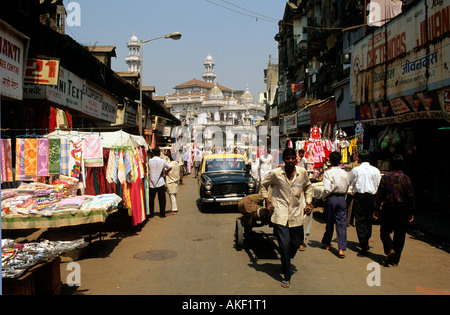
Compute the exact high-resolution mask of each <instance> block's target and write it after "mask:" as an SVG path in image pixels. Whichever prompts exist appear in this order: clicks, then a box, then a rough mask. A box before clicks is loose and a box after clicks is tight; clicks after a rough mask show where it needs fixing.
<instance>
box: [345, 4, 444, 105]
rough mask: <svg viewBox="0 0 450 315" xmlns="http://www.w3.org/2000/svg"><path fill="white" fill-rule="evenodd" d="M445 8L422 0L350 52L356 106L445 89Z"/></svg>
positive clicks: (442, 5)
mask: <svg viewBox="0 0 450 315" xmlns="http://www.w3.org/2000/svg"><path fill="white" fill-rule="evenodd" d="M449 12H450V4H449V3H448V1H436V0H423V1H421V2H419V3H418V4H417V5H416V6H414V7H413V8H411V9H410V10H408V11H407V12H405V13H403V14H402V15H399V16H398V17H397V18H395V19H393V20H392V21H391V22H389V23H387V24H385V25H384V26H382V27H380V28H379V29H378V30H377V31H375V32H374V33H373V34H371V35H369V36H366V37H365V38H363V39H362V40H361V41H359V42H358V43H356V44H355V45H354V46H353V52H352V74H351V81H352V82H351V86H352V97H353V102H354V103H355V104H356V105H360V104H363V103H372V102H378V101H380V100H393V99H396V98H399V97H401V96H408V95H412V94H414V93H416V92H419V91H425V90H428V91H430V90H436V89H439V88H443V87H446V86H449V85H450V69H449V67H447V66H446V65H448V64H450V38H449V37H448V36H442V35H444V34H448V32H450V22H449Z"/></svg>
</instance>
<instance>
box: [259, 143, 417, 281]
mask: <svg viewBox="0 0 450 315" xmlns="http://www.w3.org/2000/svg"><path fill="white" fill-rule="evenodd" d="M329 159H330V163H331V167H330V168H329V169H328V170H326V171H325V172H324V176H323V184H324V192H323V195H322V198H323V199H324V200H325V207H324V208H325V216H326V229H325V233H324V235H323V238H322V241H321V243H322V247H323V248H325V249H327V250H329V249H330V246H331V240H332V237H333V232H334V228H336V234H337V244H338V251H339V252H338V257H339V258H344V257H345V250H346V247H347V202H346V197H347V194H348V193H349V187H350V186H351V187H353V194H354V201H353V208H352V212H353V214H354V217H355V226H356V233H357V237H358V241H359V244H360V247H361V254H364V255H365V254H367V252H368V251H369V249H370V246H369V239H370V238H371V236H372V222H373V218H376V219H379V220H380V238H381V241H382V243H383V249H384V252H385V254H386V258H385V260H384V263H385V264H386V265H397V264H398V263H399V260H400V256H401V253H402V250H403V247H404V243H405V235H406V229H407V224H408V222H411V221H412V220H413V219H414V215H413V214H414V210H415V200H414V193H413V187H412V182H411V180H410V179H409V178H408V176H407V175H405V174H404V173H403V172H402V170H401V169H402V161H403V159H402V158H401V156H394V157H393V158H392V160H391V163H390V165H391V169H392V171H391V172H389V173H386V174H385V175H383V176H382V175H381V173H380V171H379V170H378V169H377V168H376V167H373V166H372V165H370V163H369V155H368V153H367V152H365V151H363V152H361V153H360V154H359V159H360V162H361V164H360V165H359V166H357V167H355V168H353V169H352V170H351V171H350V172H347V171H345V170H344V169H343V168H341V167H340V162H341V154H340V153H338V152H332V153H331V154H330V156H329ZM283 161H284V166H282V167H278V168H276V169H274V170H272V171H270V172H269V174H268V175H267V176H266V177H265V178H264V179H263V180H262V181H261V194H262V196H263V198H264V199H265V202H266V207H267V208H268V209H269V211H270V212H272V216H271V221H272V223H273V226H274V235H275V236H276V238H277V241H278V244H279V250H280V255H281V264H282V270H283V274H284V280H283V281H282V283H281V285H282V287H285V288H288V287H289V286H290V279H291V270H290V268H291V267H290V261H291V259H292V258H294V257H295V255H296V252H297V251H298V249H299V246H300V245H301V243H302V242H303V233H304V231H303V224H304V222H303V219H304V217H305V215H309V214H310V213H311V211H312V208H313V206H312V202H313V200H312V199H313V187H312V185H311V182H310V180H309V177H308V173H307V171H306V170H305V169H304V168H303V167H300V166H297V163H298V161H297V152H296V151H295V150H294V149H292V148H286V149H285V150H284V151H283ZM269 188H271V191H272V196H271V198H269ZM392 232H393V233H394V235H393V238H391V234H392Z"/></svg>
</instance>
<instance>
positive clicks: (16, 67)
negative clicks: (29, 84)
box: [0, 20, 28, 100]
mask: <svg viewBox="0 0 450 315" xmlns="http://www.w3.org/2000/svg"><path fill="white" fill-rule="evenodd" d="M27 42H28V38H26V37H25V36H23V35H21V34H20V33H19V32H17V31H15V30H14V29H13V28H12V27H11V26H9V25H8V24H6V23H4V22H3V21H1V20H0V84H1V86H2V88H1V95H3V96H7V97H10V98H14V99H18V100H22V99H23V71H24V64H25V62H24V60H25V58H26V55H27V51H26V50H27V49H26V48H27V47H26V45H27Z"/></svg>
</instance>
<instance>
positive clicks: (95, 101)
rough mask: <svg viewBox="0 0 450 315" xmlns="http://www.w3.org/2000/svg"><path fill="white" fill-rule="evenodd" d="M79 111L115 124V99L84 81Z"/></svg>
mask: <svg viewBox="0 0 450 315" xmlns="http://www.w3.org/2000/svg"><path fill="white" fill-rule="evenodd" d="M81 104H82V108H81V111H82V112H83V113H85V114H87V115H89V116H93V117H96V118H99V119H102V120H106V121H109V122H113V123H115V122H116V116H117V99H116V98H115V97H114V96H112V95H111V94H109V93H107V92H104V91H103V90H102V89H100V88H98V87H96V86H94V84H92V83H90V82H87V81H85V84H84V88H83V97H82V101H81Z"/></svg>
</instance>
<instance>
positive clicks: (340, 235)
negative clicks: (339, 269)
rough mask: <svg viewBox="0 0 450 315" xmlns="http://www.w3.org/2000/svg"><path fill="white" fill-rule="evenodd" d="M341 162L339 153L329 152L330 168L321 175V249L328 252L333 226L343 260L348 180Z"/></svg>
mask: <svg viewBox="0 0 450 315" xmlns="http://www.w3.org/2000/svg"><path fill="white" fill-rule="evenodd" d="M340 161H341V154H340V153H339V152H336V151H335V152H331V154H330V162H331V166H332V167H331V168H330V169H329V170H327V171H325V173H324V174H323V186H324V190H323V195H322V199H325V216H326V220H327V221H326V227H325V233H324V235H323V238H322V244H323V248H325V249H327V250H329V249H330V245H331V239H332V238H333V229H334V224H335V223H336V234H337V242H338V249H339V254H338V257H339V258H344V257H345V254H344V251H345V250H346V249H347V202H346V201H345V198H346V195H347V192H348V187H349V180H348V174H347V172H346V171H344V170H343V169H341V168H340V167H339V166H338V165H339V163H340Z"/></svg>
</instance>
